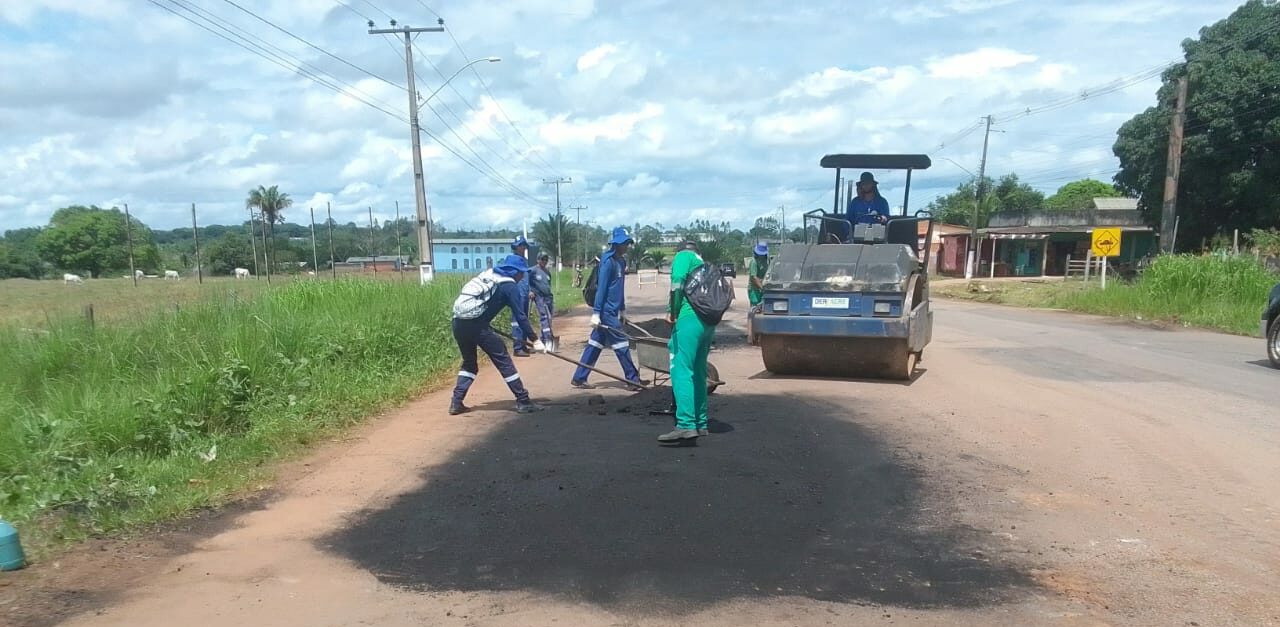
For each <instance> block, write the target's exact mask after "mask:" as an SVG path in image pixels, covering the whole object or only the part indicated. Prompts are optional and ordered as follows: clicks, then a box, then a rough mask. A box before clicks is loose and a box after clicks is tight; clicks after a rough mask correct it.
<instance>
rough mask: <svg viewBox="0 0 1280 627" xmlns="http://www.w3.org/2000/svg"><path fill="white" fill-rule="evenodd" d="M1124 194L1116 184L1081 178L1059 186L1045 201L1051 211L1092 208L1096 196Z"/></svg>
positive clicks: (1109, 196)
mask: <svg viewBox="0 0 1280 627" xmlns="http://www.w3.org/2000/svg"><path fill="white" fill-rule="evenodd" d="M1122 195H1123V194H1121V193H1120V190H1118V189H1116V186H1115V185H1108V184H1106V183H1103V182H1102V181H1097V180H1094V179H1081V180H1079V181H1073V182H1071V183H1067V184H1066V185H1063V186H1062V187H1059V188H1058V192H1057V193H1056V194H1054V195H1052V196H1050V197H1049V198H1048V199H1047V200H1045V201H1044V208H1045V209H1048V210H1050V211H1072V210H1079V209H1092V208H1093V199H1094V198H1115V197H1117V196H1122Z"/></svg>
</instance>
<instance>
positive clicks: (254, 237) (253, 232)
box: [245, 207, 262, 281]
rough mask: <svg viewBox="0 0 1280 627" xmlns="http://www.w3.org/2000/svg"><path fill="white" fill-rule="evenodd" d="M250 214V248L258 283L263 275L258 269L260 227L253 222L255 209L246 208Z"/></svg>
mask: <svg viewBox="0 0 1280 627" xmlns="http://www.w3.org/2000/svg"><path fill="white" fill-rule="evenodd" d="M245 210H246V211H248V212H249V247H250V248H252V249H253V278H254V280H255V281H256V280H257V279H258V276H259V275H260V274H261V273H262V271H261V270H259V269H258V227H257V225H256V223H255V222H254V221H253V207H245Z"/></svg>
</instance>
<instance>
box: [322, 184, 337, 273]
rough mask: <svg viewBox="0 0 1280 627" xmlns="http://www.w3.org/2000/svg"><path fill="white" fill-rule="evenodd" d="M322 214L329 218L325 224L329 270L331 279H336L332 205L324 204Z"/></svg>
mask: <svg viewBox="0 0 1280 627" xmlns="http://www.w3.org/2000/svg"><path fill="white" fill-rule="evenodd" d="M324 212H325V214H326V215H327V216H328V217H329V220H328V221H327V222H326V223H325V224H328V225H329V269H330V270H332V271H333V278H335V279H336V278H338V264H336V263H334V259H333V203H327V202H326V203H325V204H324Z"/></svg>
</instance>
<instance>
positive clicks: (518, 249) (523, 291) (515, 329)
mask: <svg viewBox="0 0 1280 627" xmlns="http://www.w3.org/2000/svg"><path fill="white" fill-rule="evenodd" d="M511 252H512V253H515V254H516V255H519V256H521V257H523V258H524V259H525V265H528V261H529V241H528V240H526V239H525V238H524V236H523V235H517V236H516V238H515V239H513V240H511ZM516 287H517V288H519V290H520V297H521V301H520V302H521V303H523V305H522V306H523V307H524V311H523V313H524V315H525V317H526V318H527V317H528V316H529V277H528V275H525V277H524V280H522V281H519V282H518V283H517V284H516ZM511 337H512V338H514V340H515V346H514V347H513V349H512V352H513V353H514V354H515V356H516V357H528V356H529V351H527V350H525V348H524V340H525V339H526V338H525V336H524V331H522V330H521V329H520V326H519V325H517V324H516V321H515V320H514V319H512V320H511ZM529 337H530V338H532V337H533V336H532V335H530V336H529Z"/></svg>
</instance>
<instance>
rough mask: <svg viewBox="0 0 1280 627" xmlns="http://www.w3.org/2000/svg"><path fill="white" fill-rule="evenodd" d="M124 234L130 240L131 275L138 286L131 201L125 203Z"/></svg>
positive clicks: (134, 284)
mask: <svg viewBox="0 0 1280 627" xmlns="http://www.w3.org/2000/svg"><path fill="white" fill-rule="evenodd" d="M124 236H125V237H126V238H127V239H128V240H129V277H130V278H132V279H133V286H134V287H138V271H137V270H135V269H134V267H133V219H132V218H130V217H129V203H125V204H124Z"/></svg>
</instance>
